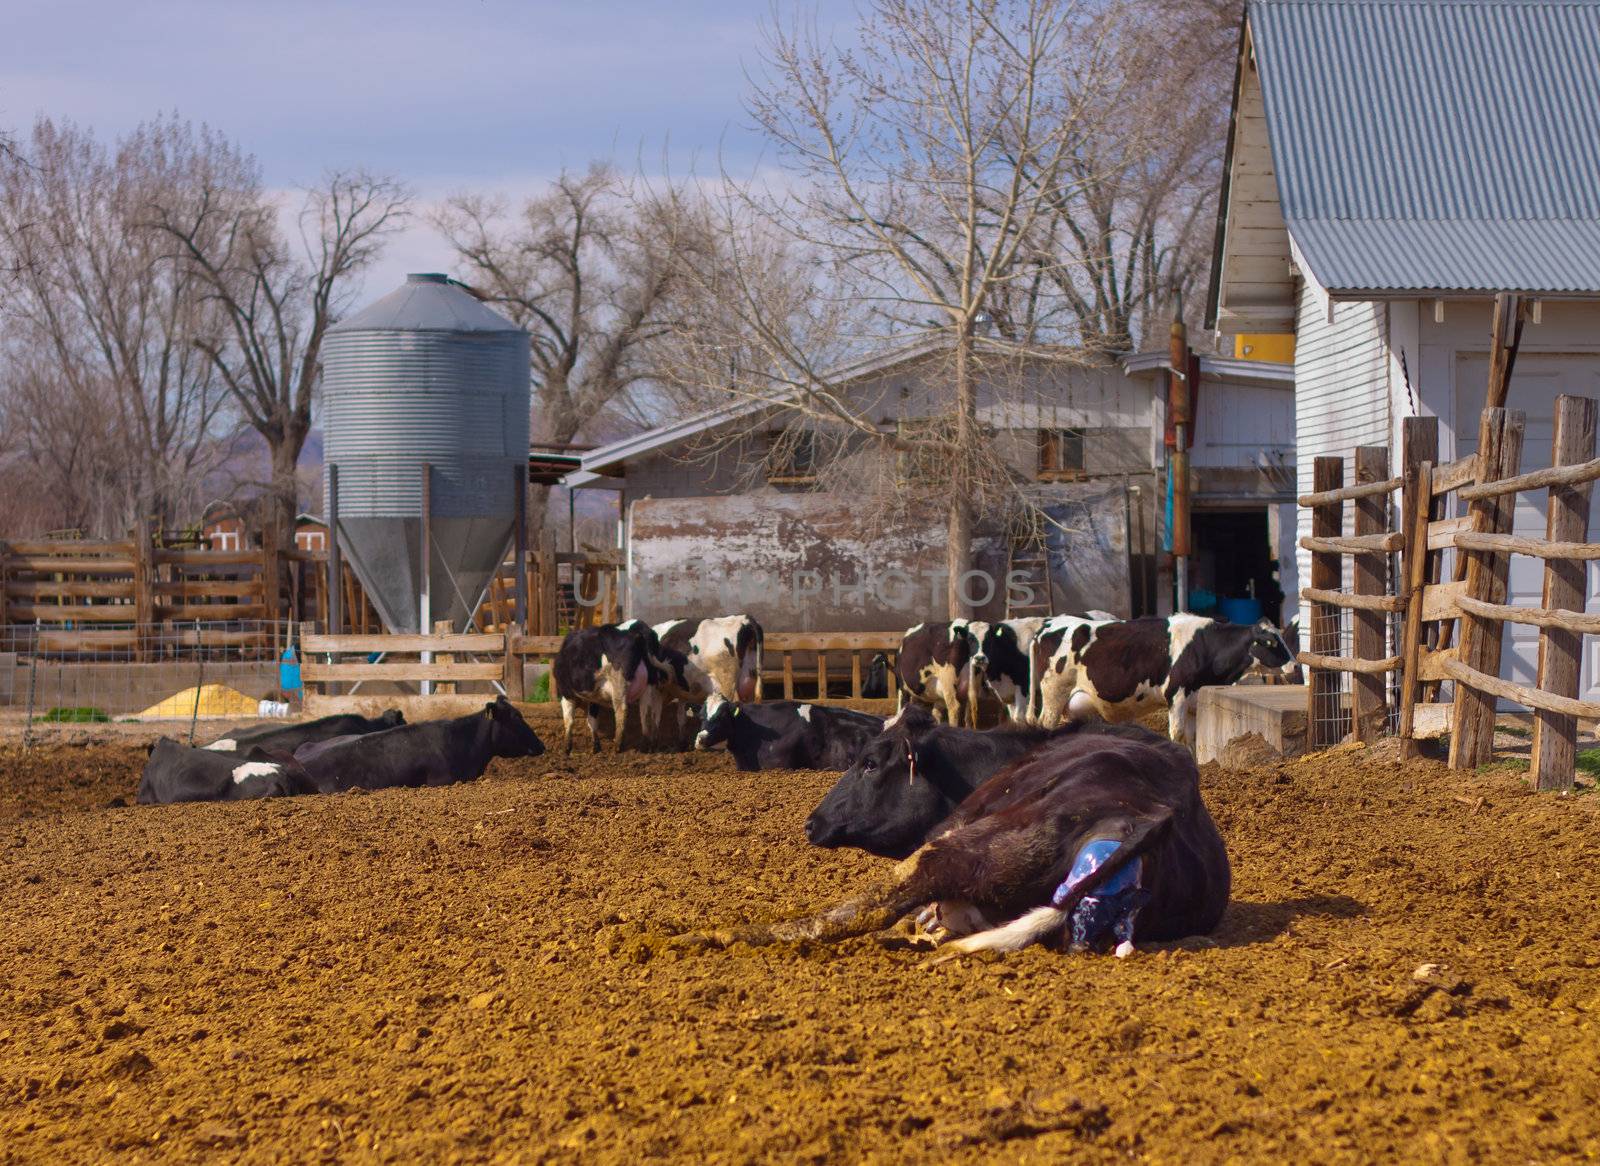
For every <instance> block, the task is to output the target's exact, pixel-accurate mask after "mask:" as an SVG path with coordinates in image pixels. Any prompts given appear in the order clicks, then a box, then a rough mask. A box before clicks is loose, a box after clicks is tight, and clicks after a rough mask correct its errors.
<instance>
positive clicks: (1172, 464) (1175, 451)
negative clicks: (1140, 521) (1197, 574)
mask: <svg viewBox="0 0 1600 1166" xmlns="http://www.w3.org/2000/svg"><path fill="white" fill-rule="evenodd" d="M1179 312H1180V314H1179V315H1178V317H1177V318H1176V319H1174V320H1173V321H1172V348H1171V351H1170V353H1169V354H1168V359H1167V417H1168V419H1169V420H1170V421H1171V422H1172V448H1171V450H1170V451H1169V453H1168V455H1167V478H1168V483H1167V490H1168V497H1170V498H1171V499H1172V513H1171V523H1172V530H1171V537H1172V574H1173V584H1174V587H1175V589H1176V591H1177V595H1176V596H1174V601H1173V610H1175V611H1188V610H1189V442H1190V441H1191V439H1192V435H1193V427H1194V418H1193V417H1192V416H1191V415H1190V408H1189V402H1190V385H1189V374H1190V369H1191V365H1190V361H1189V332H1188V329H1187V328H1186V327H1185V326H1184V323H1183V316H1182V314H1181V312H1182V307H1181V305H1180V307H1179Z"/></svg>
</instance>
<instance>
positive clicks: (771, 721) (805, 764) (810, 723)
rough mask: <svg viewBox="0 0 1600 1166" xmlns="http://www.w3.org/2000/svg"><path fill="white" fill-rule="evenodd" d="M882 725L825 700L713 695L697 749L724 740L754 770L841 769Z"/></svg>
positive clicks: (876, 719)
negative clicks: (742, 699)
mask: <svg viewBox="0 0 1600 1166" xmlns="http://www.w3.org/2000/svg"><path fill="white" fill-rule="evenodd" d="M882 729H883V718H882V717H874V716H870V715H868V714H867V713H858V712H855V711H854V710H852V709H844V708H839V707H837V706H835V705H826V704H802V703H800V702H799V701H794V700H774V701H768V702H765V703H762V704H741V703H737V702H735V701H731V700H723V699H722V698H721V697H720V696H713V697H711V699H710V700H708V701H706V712H705V727H704V728H703V729H701V730H700V733H699V735H697V736H696V737H695V739H694V747H695V748H696V749H714V748H716V747H717V746H718V745H726V746H727V747H728V752H729V753H731V754H732V755H733V761H734V764H735V765H737V766H738V767H739V768H740V769H742V770H745V771H754V770H758V769H844V768H846V767H847V766H848V765H849V764H850V762H851V761H853V760H854V759H855V755H856V752H857V751H858V750H859V749H860V748H861V746H862V745H863V744H865V743H866V742H868V741H870V740H872V739H873V738H874V737H876V736H877V735H878V733H879V732H880V731H882Z"/></svg>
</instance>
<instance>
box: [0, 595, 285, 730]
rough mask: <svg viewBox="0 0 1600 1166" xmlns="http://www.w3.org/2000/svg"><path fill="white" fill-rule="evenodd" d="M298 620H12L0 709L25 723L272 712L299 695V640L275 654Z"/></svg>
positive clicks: (5, 637)
mask: <svg viewBox="0 0 1600 1166" xmlns="http://www.w3.org/2000/svg"><path fill="white" fill-rule="evenodd" d="M301 627H303V625H300V624H296V623H294V622H292V621H287V620H224V621H210V622H200V621H197V622H195V623H193V624H181V625H180V624H173V623H162V624H150V625H136V624H128V625H125V626H110V627H108V626H106V625H104V624H96V625H95V627H94V630H93V631H92V632H78V633H74V632H73V631H71V630H69V631H66V632H62V631H58V630H55V629H50V630H46V629H43V628H40V627H37V626H30V625H17V624H11V625H8V626H6V627H5V628H3V629H0V710H3V711H4V713H5V715H6V716H7V717H8V718H13V719H15V718H17V717H19V716H20V717H21V718H22V719H23V720H25V721H26V722H27V723H28V724H29V725H33V724H42V723H55V724H63V723H79V724H86V723H95V722H109V721H117V720H125V719H137V720H189V721H191V722H196V721H201V720H218V719H225V718H232V719H239V718H241V717H246V716H258V715H263V713H265V714H266V715H274V714H279V715H281V714H282V713H284V712H286V711H288V710H287V709H284V708H283V707H281V706H282V705H285V704H288V705H290V706H293V705H294V704H297V703H298V700H299V694H298V692H297V691H295V690H294V685H293V683H292V682H294V681H295V679H296V674H295V667H296V665H297V664H298V656H299V651H298V648H296V649H295V652H294V653H293V655H294V657H295V659H294V660H292V661H285V660H284V656H285V653H286V652H287V651H288V649H290V648H291V646H293V645H295V643H296V639H297V637H298V635H299V631H300V629H301ZM286 664H287V665H288V667H287V669H286V668H285V667H284V666H285V665H286ZM286 681H288V682H291V683H290V684H289V685H288V686H287V687H286V684H285V682H286ZM263 702H270V703H268V705H267V706H266V707H265V708H263Z"/></svg>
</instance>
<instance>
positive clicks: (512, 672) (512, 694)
mask: <svg viewBox="0 0 1600 1166" xmlns="http://www.w3.org/2000/svg"><path fill="white" fill-rule="evenodd" d="M521 638H522V633H521V632H519V631H518V630H517V624H516V621H512V622H511V623H509V624H507V625H506V647H505V653H506V657H505V678H504V679H503V680H501V681H500V684H501V686H502V687H503V688H504V689H505V690H506V699H507V700H514V701H517V702H519V703H520V702H522V701H525V700H527V699H528V691H527V685H525V684H524V683H523V680H522V676H523V669H522V656H521V655H520V654H519V653H518V652H517V641H518V640H519V639H521Z"/></svg>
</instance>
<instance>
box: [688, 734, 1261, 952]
mask: <svg viewBox="0 0 1600 1166" xmlns="http://www.w3.org/2000/svg"><path fill="white" fill-rule="evenodd" d="M1230 882H1231V872H1230V870H1229V865H1228V854H1227V850H1226V848H1225V847H1224V846H1223V842H1222V836H1221V835H1220V834H1219V833H1218V832H1217V827H1216V824H1215V823H1214V822H1213V821H1212V819H1211V815H1210V814H1209V813H1208V812H1207V810H1206V806H1205V803H1204V801H1202V799H1201V797H1200V775H1199V772H1198V771H1197V769H1196V768H1195V763H1194V758H1193V757H1192V756H1191V755H1190V754H1189V752H1188V750H1186V749H1184V748H1183V747H1182V746H1180V745H1176V744H1174V743H1172V742H1170V741H1163V740H1161V739H1159V738H1154V739H1138V738H1133V737H1127V736H1122V735H1114V734H1105V733H1073V734H1070V735H1066V736H1063V737H1061V738H1059V739H1056V740H1052V741H1051V742H1049V743H1048V744H1046V745H1044V746H1042V747H1041V748H1040V749H1038V750H1037V751H1035V752H1033V753H1031V754H1029V755H1028V756H1027V757H1026V758H1025V759H1024V760H1022V761H1020V762H1019V763H1017V764H1016V765H1013V766H1011V767H1009V768H1006V769H1003V770H1001V771H1000V772H999V773H997V774H995V776H993V777H991V778H990V779H989V780H988V781H987V782H985V783H984V784H983V785H982V786H980V787H979V788H978V789H977V790H976V791H974V792H973V794H972V796H971V797H969V798H967V799H966V801H964V802H963V803H962V804H961V806H960V807H959V808H958V809H957V810H956V811H955V812H954V813H953V814H952V815H951V816H950V817H949V818H948V819H947V820H946V822H945V824H944V826H943V827H941V828H940V829H939V830H938V832H937V833H935V834H934V836H933V837H932V838H931V839H930V840H929V841H928V842H927V844H925V845H924V846H922V847H920V848H919V849H918V850H917V851H916V852H915V853H914V854H912V855H911V857H909V858H907V859H906V860H905V861H903V862H900V863H897V864H896V865H895V867H894V869H893V870H892V871H891V872H890V873H889V874H888V876H887V877H886V878H883V879H880V880H878V881H877V882H875V883H874V884H872V885H870V886H868V887H867V888H866V889H865V890H864V891H863V892H862V893H861V894H858V895H856V896H855V897H853V898H851V899H849V900H847V901H845V902H843V903H840V904H838V905H837V906H835V907H833V908H831V909H830V910H827V911H824V912H822V913H820V914H817V915H812V916H808V917H804V918H800V919H791V920H785V921H783V922H780V923H776V924H771V925H767V926H758V927H749V926H747V927H740V928H735V929H731V930H727V931H720V932H712V933H709V934H702V935H696V936H685V937H682V938H681V939H680V940H679V941H678V942H679V943H680V944H681V945H684V946H713V947H725V946H728V945H729V944H732V943H741V942H742V943H749V944H757V945H759V944H765V943H773V942H790V943H793V942H800V941H802V940H811V941H823V942H831V941H835V940H839V939H844V938H847V937H849V936H853V935H862V934H866V933H867V932H870V931H878V930H881V929H883V928H886V927H889V926H890V925H892V924H893V923H894V922H895V921H896V920H897V919H899V918H901V917H902V916H905V915H908V914H910V913H911V912H913V911H919V909H921V910H920V912H919V915H918V918H919V920H920V921H924V922H927V921H930V920H931V921H936V922H937V924H938V926H937V927H936V928H935V929H934V930H933V934H932V936H931V938H932V939H933V940H934V941H935V942H937V943H941V944H944V945H945V949H946V952H947V955H949V956H955V955H960V954H964V953H968V952H975V951H1014V950H1017V949H1018V948H1022V947H1026V946H1028V945H1029V944H1032V943H1038V942H1049V943H1052V944H1054V945H1056V946H1058V947H1062V948H1066V949H1069V950H1075V951H1076V950H1085V949H1101V948H1104V947H1109V946H1112V945H1113V944H1115V946H1116V949H1117V954H1118V955H1127V954H1129V953H1130V952H1131V951H1132V950H1133V943H1134V939H1135V936H1136V935H1137V936H1138V937H1141V938H1144V939H1149V940H1166V939H1179V938H1182V937H1183V936H1186V935H1201V934H1205V933H1206V932H1208V931H1210V930H1212V928H1214V927H1215V926H1216V925H1217V923H1218V922H1219V921H1220V920H1221V918H1222V914H1223V911H1224V910H1225V909H1226V907H1227V904H1228V894H1229V890H1230Z"/></svg>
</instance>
